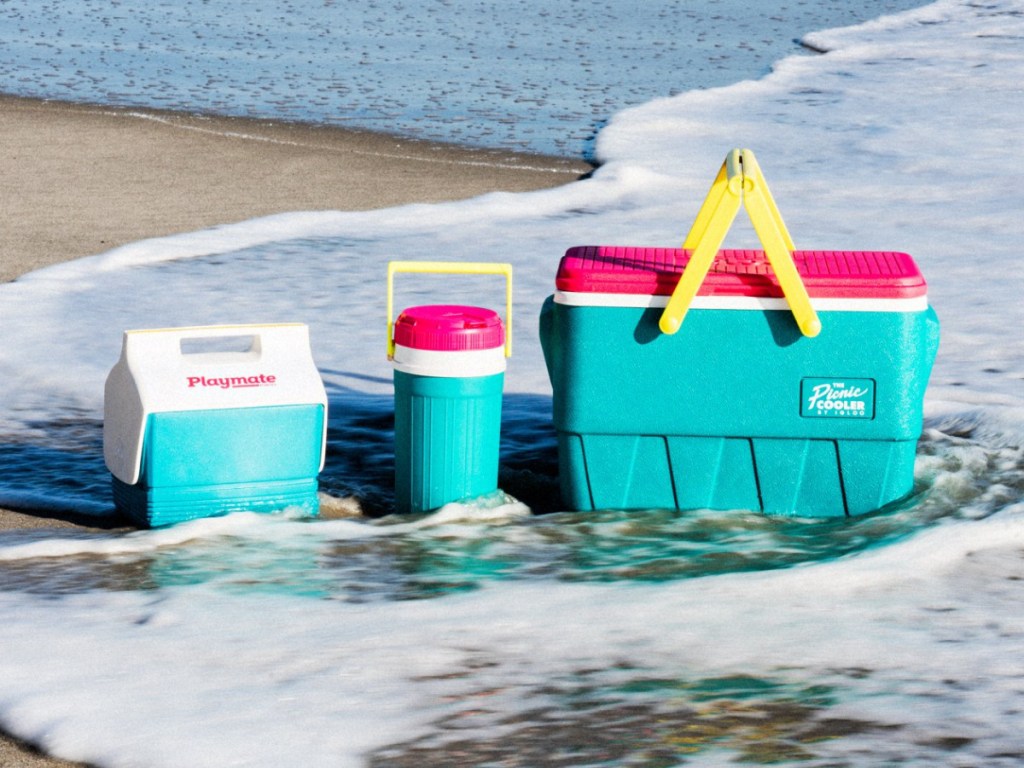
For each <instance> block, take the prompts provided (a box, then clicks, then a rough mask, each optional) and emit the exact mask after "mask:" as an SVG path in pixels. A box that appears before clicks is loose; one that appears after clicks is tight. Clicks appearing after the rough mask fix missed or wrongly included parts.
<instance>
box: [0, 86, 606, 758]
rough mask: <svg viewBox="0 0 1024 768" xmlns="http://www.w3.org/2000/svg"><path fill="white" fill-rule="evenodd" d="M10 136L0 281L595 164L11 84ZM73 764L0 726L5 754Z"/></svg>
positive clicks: (6, 102) (6, 123)
mask: <svg viewBox="0 0 1024 768" xmlns="http://www.w3.org/2000/svg"><path fill="white" fill-rule="evenodd" d="M0 147H2V150H0V178H2V179H3V182H4V183H3V188H4V192H3V194H0V222H2V225H0V226H2V228H0V282H7V281H10V280H15V279H17V278H18V276H20V275H23V274H25V273H27V272H31V271H33V270H35V269H39V268H42V267H46V266H49V265H52V264H55V263H58V262H62V261H68V260H70V259H76V258H80V257H83V256H90V255H93V254H97V253H103V252H104V251H108V250H111V249H112V248H116V247H117V246H120V245H124V244H126V243H131V242H134V241H137V240H143V239H146V238H151V237H160V236H165V235H171V234H176V233H181V232H191V231H195V230H199V229H203V228H206V227H211V226H216V225H219V224H230V223H233V222H237V221H245V220H247V219H252V218H256V217H259V216H266V215H270V214H275V213H284V212H287V211H312V210H366V209H371V208H385V207H391V206H396V205H403V204H406V203H433V202H443V201H447V200H459V199H464V198H468V197H474V196H476V195H481V194H485V193H487V192H493V191H498V190H501V191H510V192H519V191H527V190H533V189H542V188H546V187H554V186H560V185H562V184H568V183H570V182H572V181H574V180H575V179H578V178H579V177H581V176H583V175H585V174H586V173H588V172H589V171H590V170H591V168H590V166H589V165H587V164H586V163H584V162H583V161H580V160H567V159H562V158H552V157H539V156H535V155H525V154H517V153H512V152H504V151H497V150H474V149H467V148H462V147H458V146H453V145H446V144H437V143H432V142H421V141H414V140H409V139H404V138H396V137H393V136H388V135H384V134H378V133H370V132H366V131H349V130H341V129H337V128H326V127H319V126H309V125H296V124H290V123H282V122H271V121H257V120H245V119H235V118H220V117H208V116H200V115H191V114H186V113H176V112H158V111H152V110H140V109H127V108H113V107H105V106H95V105H84V104H65V103H58V102H45V101H36V100H32V99H21V98H15V97H4V96H0ZM5 332H6V331H5ZM111 524H116V522H115V523H111ZM86 527H91V526H90V521H88V520H87V519H83V518H73V517H70V516H67V515H62V516H54V515H51V514H49V513H46V512H39V511H33V510H21V511H15V510H4V509H0V530H11V529H18V528H34V529H37V530H38V529H53V530H54V531H55V532H59V531H60V530H61V529H68V528H75V529H79V530H81V529H83V528H86ZM97 706H101V703H99V702H98V703H97ZM72 765H77V764H74V763H68V762H65V761H61V760H56V759H53V758H50V757H47V756H45V755H41V754H39V753H38V752H37V751H36V750H34V749H32V748H31V747H30V746H28V745H25V744H23V743H21V742H19V741H17V740H15V739H11V738H7V737H4V735H3V733H2V732H0V766H4V768H57V767H58V766H64V767H65V768H66V767H67V766H72Z"/></svg>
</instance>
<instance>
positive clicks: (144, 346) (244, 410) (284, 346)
mask: <svg viewBox="0 0 1024 768" xmlns="http://www.w3.org/2000/svg"><path fill="white" fill-rule="evenodd" d="M326 428H327V396H326V393H325V391H324V387H323V383H322V381H321V379H320V375H319V372H318V371H317V369H316V367H315V365H314V363H313V359H312V354H311V351H310V346H309V333H308V329H307V327H306V326H305V325H303V324H299V323H289V324H278V325H239V326H208V327H201V328H168V329H159V330H138V331H127V332H125V334H124V338H123V343H122V349H121V357H120V359H119V360H118V362H117V364H116V365H115V366H114V368H113V369H112V370H111V372H110V374H109V376H108V377H107V382H106V388H105V393H104V424H103V454H104V458H105V460H106V464H107V468H108V469H109V470H110V472H111V474H112V476H113V480H112V482H113V492H114V502H115V505H116V506H117V508H118V510H119V511H121V512H122V513H124V514H126V515H128V516H129V517H131V518H132V519H133V520H135V521H136V522H137V523H139V524H141V525H146V526H153V527H158V526H164V525H170V524H172V523H178V522H181V521H184V520H190V519H194V518H200V517H210V516H214V515H222V514H226V513H229V512H233V511H240V510H248V511H254V512H270V511H277V510H283V509H285V508H299V509H302V510H303V511H304V512H305V513H307V514H311V515H315V514H316V513H317V512H318V510H319V503H318V499H317V489H318V481H317V476H318V474H319V472H320V470H321V469H322V468H323V461H324V453H325V446H326Z"/></svg>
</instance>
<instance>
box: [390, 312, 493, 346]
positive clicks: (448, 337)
mask: <svg viewBox="0 0 1024 768" xmlns="http://www.w3.org/2000/svg"><path fill="white" fill-rule="evenodd" d="M504 343H505V327H504V326H503V325H502V323H501V318H500V317H499V316H498V313H497V312H494V311H492V310H490V309H484V308H483V307H466V306H461V305H458V304H433V305H430V306H425V307H409V308H408V309H406V310H405V311H403V312H402V313H401V314H400V315H399V316H398V319H397V320H396V321H395V344H399V345H401V346H403V347H409V348H411V349H431V350H440V351H444V352H461V351H467V350H476V349H494V348H495V347H500V346H502V345H504Z"/></svg>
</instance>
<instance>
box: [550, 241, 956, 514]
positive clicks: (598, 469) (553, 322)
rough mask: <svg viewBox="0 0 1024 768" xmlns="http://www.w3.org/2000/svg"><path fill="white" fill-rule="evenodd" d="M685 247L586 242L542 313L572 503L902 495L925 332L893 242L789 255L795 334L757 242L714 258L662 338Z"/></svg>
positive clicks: (695, 503) (754, 504)
mask: <svg viewBox="0 0 1024 768" xmlns="http://www.w3.org/2000/svg"><path fill="white" fill-rule="evenodd" d="M688 258H689V251H683V250H679V249H667V248H627V247H605V246H586V247H577V248H572V249H570V250H569V251H568V252H567V253H566V255H565V257H564V258H563V259H562V261H561V264H560V266H559V270H558V275H557V279H556V288H557V291H556V293H555V294H554V296H552V297H550V298H549V299H548V300H547V301H546V302H545V305H544V308H543V310H542V314H541V325H540V333H541V342H542V346H543V349H544V356H545V360H546V363H547V367H548V372H549V375H550V378H551V383H552V389H553V394H554V422H555V427H556V429H557V433H558V453H559V470H560V482H561V489H562V496H563V502H564V503H565V504H566V505H568V506H569V507H570V508H572V509H579V510H587V509H599V508H618V509H634V508H678V509H694V508H710V509H736V508H738V509H750V510H760V511H764V512H768V513H777V514H792V515H800V516H808V517H832V516H842V515H858V514H862V513H865V512H870V511H872V510H876V509H878V508H880V507H882V506H884V505H886V504H888V503H890V502H893V501H896V500H898V499H901V498H903V497H905V496H906V495H907V494H909V493H910V492H911V491H912V489H913V477H914V457H915V453H916V444H917V440H918V437H919V436H920V433H921V427H922V406H923V398H924V392H925V386H926V384H927V381H928V376H929V374H930V371H931V366H932V363H933V361H934V359H935V354H936V352H937V349H938V339H939V326H938V321H937V319H936V316H935V313H934V311H933V310H932V308H931V307H930V306H929V305H928V299H927V287H926V283H925V281H924V278H923V277H922V275H921V273H920V272H919V271H918V268H917V266H916V265H915V264H914V261H913V259H912V258H911V257H910V256H909V255H907V254H904V253H894V252H850V251H795V252H793V259H794V262H795V264H796V267H797V269H798V272H799V273H800V276H801V278H802V280H803V282H804V285H805V287H806V289H807V292H808V294H809V296H810V298H811V301H812V303H813V306H814V308H815V310H816V311H817V313H818V317H819V318H820V320H821V326H822V330H821V332H820V334H819V335H817V336H816V337H813V338H811V337H806V336H803V335H801V333H800V330H799V329H798V328H797V325H796V323H795V321H794V318H793V315H792V314H791V312H790V310H789V307H788V305H787V303H786V300H785V298H784V296H783V292H782V290H781V288H780V287H779V284H778V282H777V280H776V279H775V276H774V274H773V273H772V270H771V268H770V267H769V266H768V264H767V262H766V259H765V256H764V253H763V252H762V251H750V250H742V251H739V250H725V251H720V252H719V253H718V255H717V257H716V259H715V262H714V263H713V265H712V268H711V270H710V271H709V273H708V275H707V278H706V279H705V281H704V283H703V284H702V286H701V289H700V291H699V293H698V295H697V296H696V297H695V299H694V301H693V303H692V304H691V307H690V311H689V313H688V314H687V315H686V322H685V323H683V324H682V327H681V328H680V329H679V331H678V332H676V333H675V334H674V335H666V334H663V333H661V331H660V330H659V327H658V320H659V317H660V316H661V313H662V310H663V308H664V307H665V305H666V303H667V301H668V298H669V296H670V295H671V293H672V291H673V289H674V288H675V285H676V283H677V282H678V280H679V276H680V274H681V273H682V270H683V268H684V267H685V265H686V262H687V259H688Z"/></svg>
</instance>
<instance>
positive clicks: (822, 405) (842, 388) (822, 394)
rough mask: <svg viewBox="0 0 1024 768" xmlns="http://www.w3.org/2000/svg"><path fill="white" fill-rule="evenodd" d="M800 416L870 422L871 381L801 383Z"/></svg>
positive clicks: (871, 402) (871, 412)
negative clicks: (867, 420)
mask: <svg viewBox="0 0 1024 768" xmlns="http://www.w3.org/2000/svg"><path fill="white" fill-rule="evenodd" d="M800 415H801V416H808V417H811V418H826V419H873V418H874V417H875V382H874V380H873V379H838V378H837V379H803V380H802V381H801V383H800Z"/></svg>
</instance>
